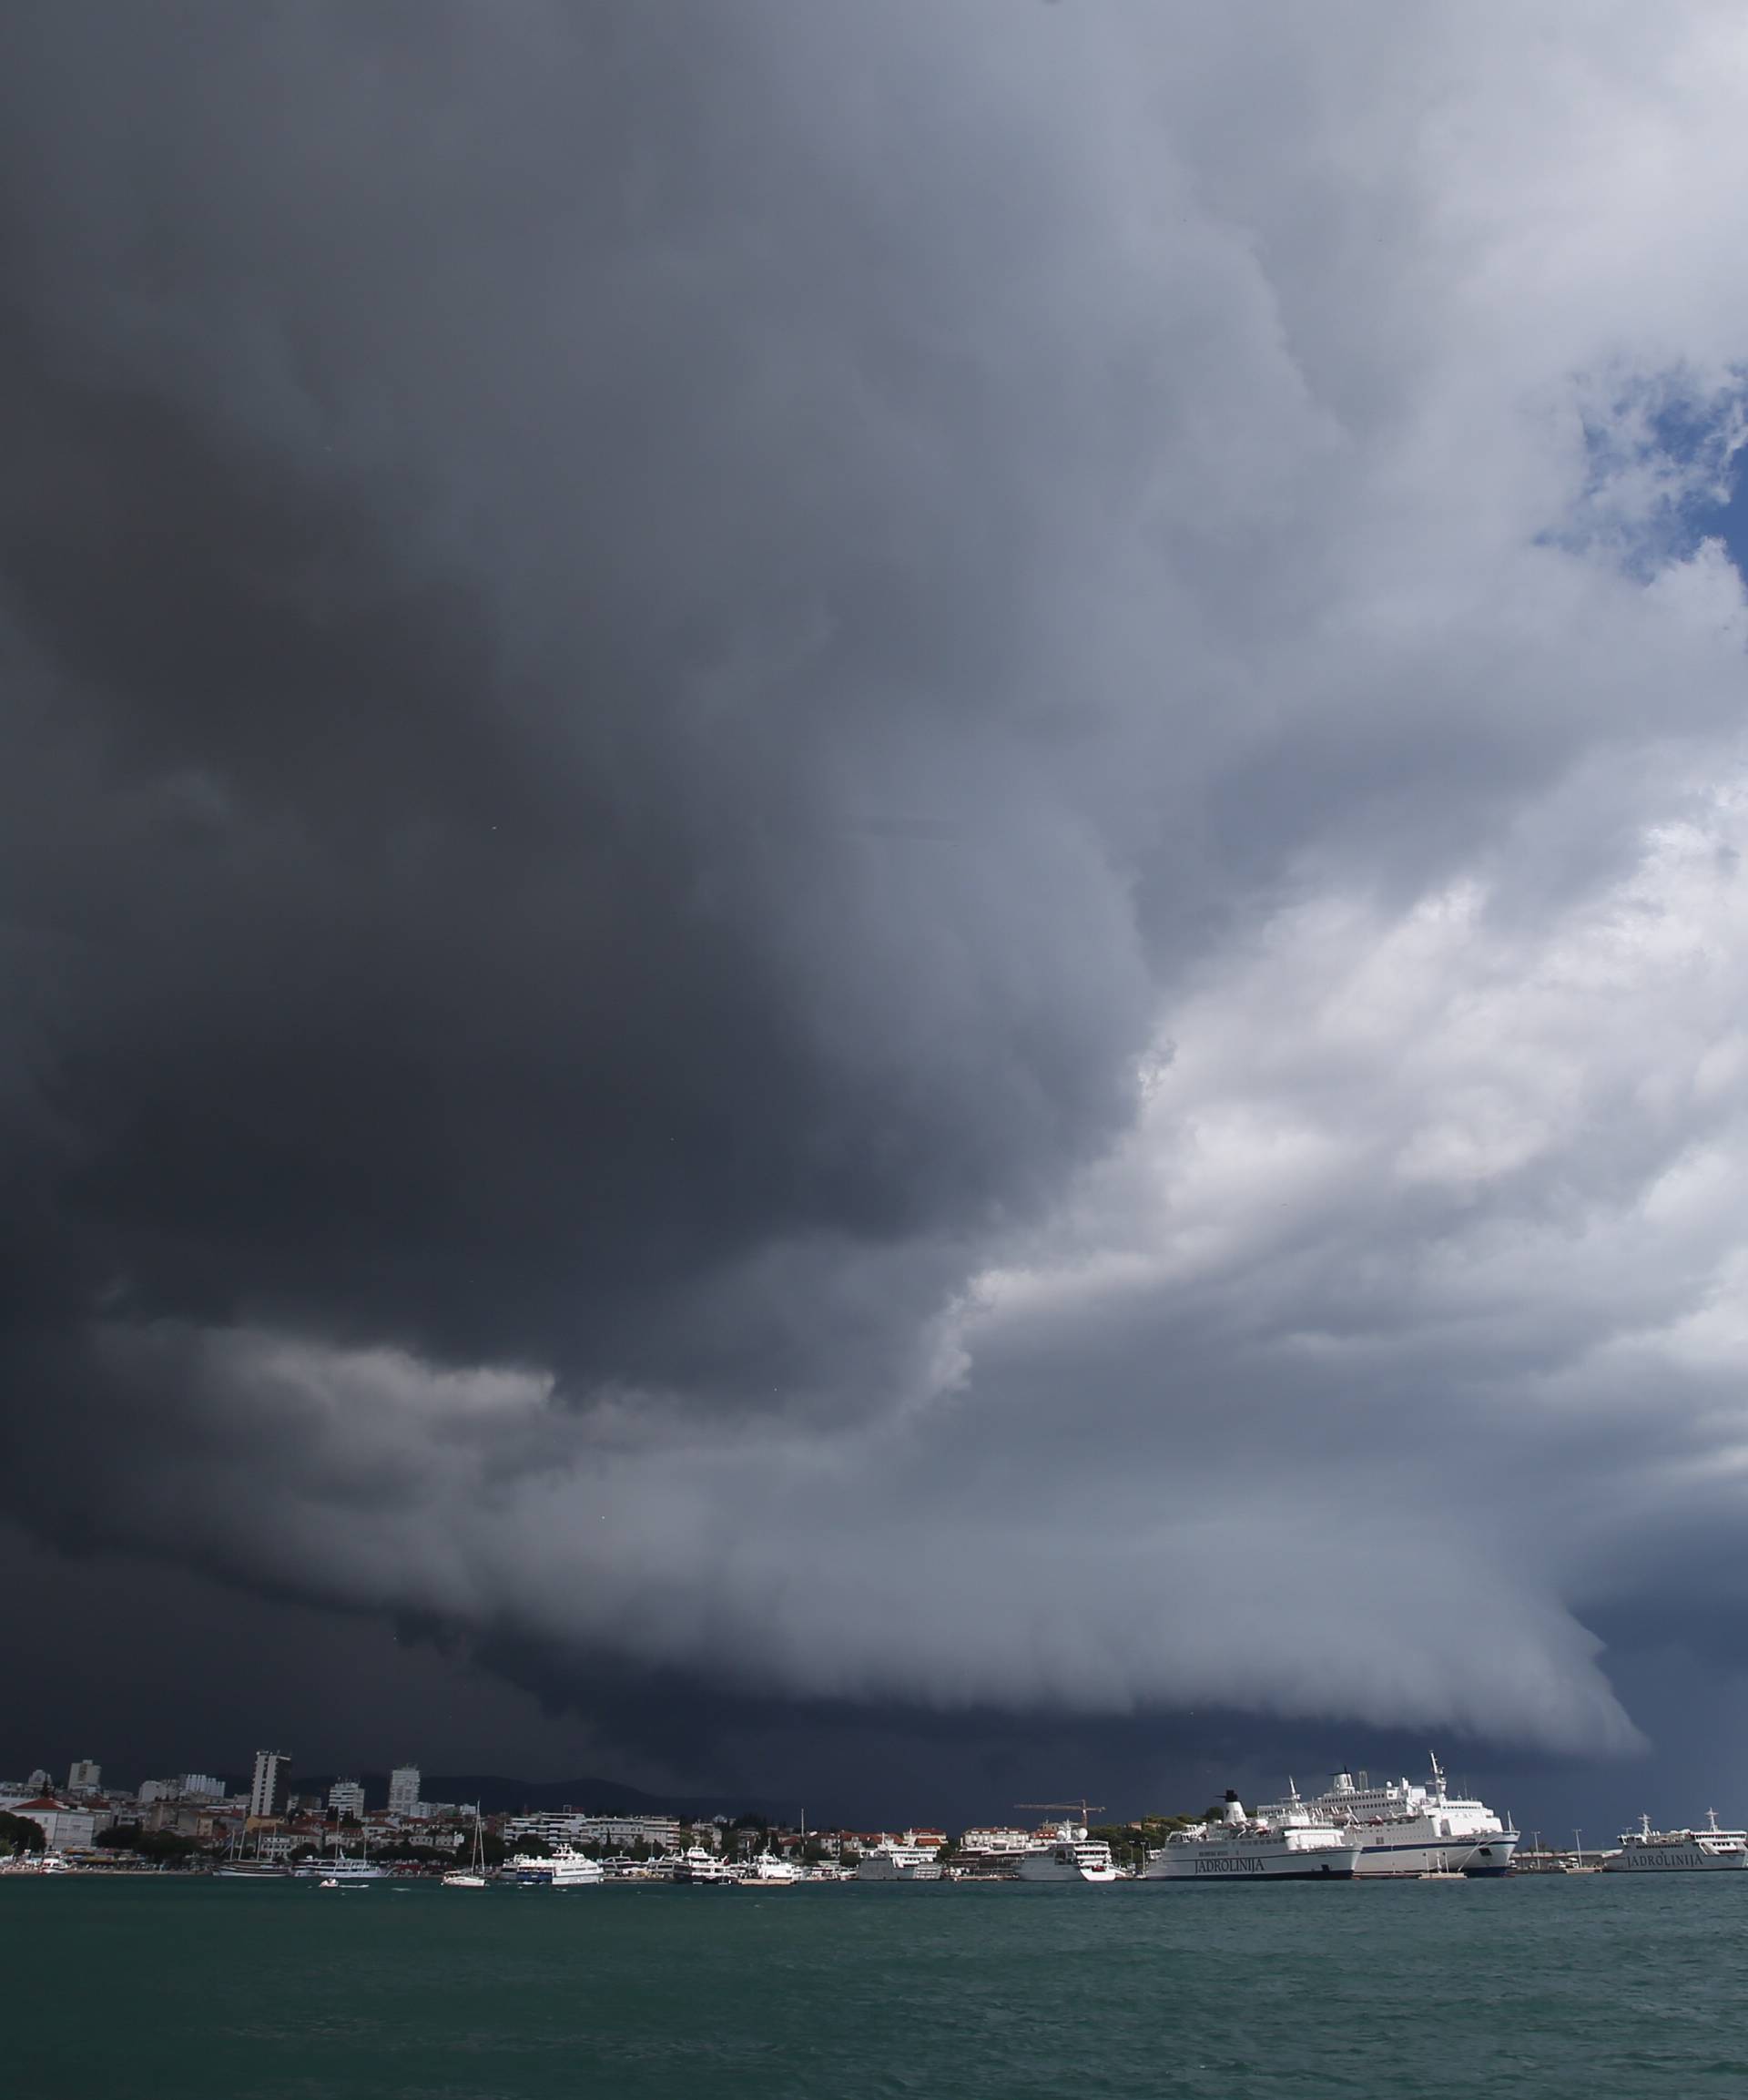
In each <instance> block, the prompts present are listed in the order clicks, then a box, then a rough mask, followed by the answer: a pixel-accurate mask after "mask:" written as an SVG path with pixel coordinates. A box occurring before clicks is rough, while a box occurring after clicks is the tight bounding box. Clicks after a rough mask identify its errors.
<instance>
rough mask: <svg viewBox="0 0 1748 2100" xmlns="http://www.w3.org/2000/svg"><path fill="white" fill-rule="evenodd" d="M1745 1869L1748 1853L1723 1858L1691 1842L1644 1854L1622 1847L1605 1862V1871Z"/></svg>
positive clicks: (1728, 1871)
mask: <svg viewBox="0 0 1748 2100" xmlns="http://www.w3.org/2000/svg"><path fill="white" fill-rule="evenodd" d="M1652 1855H1658V1856H1652ZM1744 1868H1748V1852H1731V1853H1726V1854H1724V1855H1723V1856H1722V1857H1720V1856H1719V1855H1718V1854H1716V1853H1713V1852H1702V1851H1699V1850H1696V1849H1695V1848H1694V1847H1693V1846H1692V1845H1657V1846H1647V1847H1646V1848H1645V1850H1644V1851H1643V1852H1642V1853H1630V1852H1627V1851H1624V1850H1623V1851H1620V1852H1617V1853H1616V1854H1615V1855H1614V1857H1613V1858H1612V1859H1611V1860H1603V1862H1602V1871H1603V1872H1604V1873H1605V1874H1739V1873H1741V1872H1742V1871H1743V1869H1744Z"/></svg>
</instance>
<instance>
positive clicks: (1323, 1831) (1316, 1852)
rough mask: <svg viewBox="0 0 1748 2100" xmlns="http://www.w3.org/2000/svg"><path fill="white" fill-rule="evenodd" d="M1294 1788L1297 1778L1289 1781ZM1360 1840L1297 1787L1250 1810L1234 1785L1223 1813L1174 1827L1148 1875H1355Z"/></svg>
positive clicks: (1338, 1878) (1278, 1878) (1145, 1875)
mask: <svg viewBox="0 0 1748 2100" xmlns="http://www.w3.org/2000/svg"><path fill="white" fill-rule="evenodd" d="M1287 1784H1288V1787H1289V1789H1292V1782H1291V1780H1289V1781H1288V1782H1287ZM1360 1850H1361V1845H1360V1840H1359V1839H1358V1837H1357V1835H1356V1833H1355V1832H1354V1831H1352V1830H1347V1829H1344V1828H1342V1827H1341V1826H1339V1825H1337V1824H1336V1823H1335V1822H1333V1821H1331V1820H1329V1819H1327V1818H1326V1817H1323V1816H1320V1815H1317V1814H1316V1813H1314V1812H1313V1809H1312V1808H1310V1807H1307V1805H1306V1803H1305V1802H1303V1801H1301V1800H1300V1799H1299V1797H1298V1793H1297V1790H1296V1789H1292V1790H1291V1792H1290V1795H1289V1799H1288V1800H1287V1801H1286V1802H1285V1803H1282V1804H1280V1805H1279V1806H1277V1807H1276V1808H1275V1809H1259V1810H1258V1812H1257V1813H1256V1815H1255V1816H1254V1817H1253V1816H1247V1815H1246V1814H1245V1804H1244V1803H1243V1802H1242V1801H1241V1800H1240V1799H1238V1797H1237V1795H1236V1794H1235V1793H1233V1792H1232V1791H1231V1790H1230V1789H1228V1790H1227V1793H1226V1803H1225V1809H1224V1810H1223V1811H1222V1813H1221V1814H1220V1815H1219V1816H1217V1817H1214V1818H1211V1819H1210V1820H1208V1821H1207V1822H1205V1823H1192V1824H1190V1825H1189V1827H1188V1828H1187V1829H1185V1830H1174V1831H1173V1832H1172V1834H1171V1836H1170V1837H1169V1838H1167V1839H1166V1840H1165V1842H1164V1844H1163V1845H1162V1846H1161V1847H1160V1849H1159V1850H1158V1851H1156V1852H1150V1853H1149V1854H1148V1855H1147V1864H1146V1866H1145V1867H1143V1869H1142V1872H1141V1879H1142V1880H1143V1881H1352V1880H1353V1878H1354V1875H1355V1873H1356V1871H1357V1868H1358V1863H1359V1855H1360Z"/></svg>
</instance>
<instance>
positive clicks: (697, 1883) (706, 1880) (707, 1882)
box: [674, 1845, 740, 1889]
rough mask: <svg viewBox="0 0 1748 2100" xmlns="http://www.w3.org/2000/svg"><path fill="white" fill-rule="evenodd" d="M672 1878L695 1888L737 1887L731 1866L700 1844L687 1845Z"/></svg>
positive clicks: (737, 1883)
mask: <svg viewBox="0 0 1748 2100" xmlns="http://www.w3.org/2000/svg"><path fill="white" fill-rule="evenodd" d="M674 1879H675V1880H676V1881H682V1882H685V1883H686V1885H687V1886H688V1887H691V1888H695V1889H737V1888H738V1887H739V1886H740V1883H739V1882H738V1881H737V1880H736V1878H735V1873H734V1870H733V1868H731V1867H730V1866H729V1865H728V1863H727V1860H719V1859H717V1858H716V1854H715V1853H714V1852H706V1850H705V1849H704V1847H703V1846H702V1845H688V1846H687V1847H686V1850H685V1851H683V1852H682V1853H681V1854H680V1857H679V1860H678V1861H677V1862H676V1866H675V1869H674Z"/></svg>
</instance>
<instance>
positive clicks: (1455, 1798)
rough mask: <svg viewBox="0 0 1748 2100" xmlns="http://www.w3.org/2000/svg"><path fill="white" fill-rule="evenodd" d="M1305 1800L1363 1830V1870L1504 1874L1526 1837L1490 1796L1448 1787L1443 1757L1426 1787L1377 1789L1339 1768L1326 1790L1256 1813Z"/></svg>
mask: <svg viewBox="0 0 1748 2100" xmlns="http://www.w3.org/2000/svg"><path fill="white" fill-rule="evenodd" d="M1299 1806H1303V1807H1304V1808H1305V1809H1308V1810H1309V1812H1310V1813H1311V1814H1312V1815H1314V1816H1317V1817H1321V1818H1322V1819H1323V1820H1326V1821H1327V1822H1332V1823H1337V1824H1340V1825H1342V1826H1344V1827H1345V1828H1347V1829H1349V1830H1354V1831H1355V1832H1357V1834H1358V1835H1359V1836H1360V1838H1361V1839H1362V1840H1363V1842H1362V1846H1361V1850H1360V1855H1359V1866H1358V1869H1357V1871H1358V1872H1359V1873H1361V1874H1364V1875H1373V1874H1397V1875H1402V1876H1408V1875H1414V1876H1418V1875H1421V1874H1434V1873H1441V1872H1450V1873H1458V1874H1469V1875H1471V1876H1473V1875H1488V1874H1505V1873H1509V1871H1510V1870H1511V1855H1512V1854H1513V1853H1514V1852H1515V1851H1516V1850H1517V1849H1518V1846H1519V1842H1520V1840H1519V1835H1518V1832H1517V1831H1516V1830H1514V1829H1513V1828H1512V1827H1511V1824H1510V1822H1509V1819H1508V1820H1505V1821H1501V1820H1500V1819H1499V1817H1498V1816H1497V1815H1496V1814H1495V1813H1494V1812H1493V1810H1492V1809H1489V1807H1488V1806H1487V1804H1486V1802H1485V1801H1478V1800H1475V1799H1471V1798H1470V1797H1469V1796H1467V1795H1456V1794H1452V1793H1451V1792H1450V1791H1449V1790H1448V1788H1447V1787H1446V1785H1445V1775H1444V1770H1443V1768H1442V1767H1441V1766H1440V1765H1439V1762H1438V1758H1433V1759H1432V1776H1431V1778H1430V1779H1429V1780H1428V1783H1427V1784H1426V1785H1425V1786H1417V1785H1414V1784H1413V1783H1411V1782H1410V1781H1409V1780H1408V1779H1388V1780H1386V1781H1385V1782H1384V1783H1383V1784H1382V1785H1381V1786H1376V1787H1375V1786H1373V1785H1372V1783H1371V1780H1370V1778H1369V1776H1368V1775H1367V1773H1365V1772H1361V1773H1360V1775H1359V1777H1358V1779H1357V1781H1356V1779H1355V1778H1354V1775H1353V1774H1352V1773H1351V1772H1337V1773H1336V1776H1335V1779H1333V1781H1332V1782H1331V1784H1330V1787H1329V1790H1328V1792H1327V1793H1326V1794H1319V1795H1317V1796H1316V1799H1313V1800H1309V1801H1306V1802H1304V1803H1300V1802H1299V1800H1298V1797H1297V1795H1296V1794H1295V1795H1294V1796H1293V1798H1292V1799H1291V1800H1288V1801H1277V1802H1275V1803H1273V1804H1272V1805H1270V1806H1269V1807H1266V1808H1264V1809H1259V1810H1258V1811H1257V1812H1258V1813H1259V1814H1260V1815H1263V1816H1265V1817H1272V1816H1275V1815H1276V1814H1278V1813H1280V1812H1282V1811H1283V1810H1285V1809H1289V1808H1294V1807H1299Z"/></svg>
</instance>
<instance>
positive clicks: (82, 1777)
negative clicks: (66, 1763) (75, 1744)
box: [66, 1758, 103, 1794]
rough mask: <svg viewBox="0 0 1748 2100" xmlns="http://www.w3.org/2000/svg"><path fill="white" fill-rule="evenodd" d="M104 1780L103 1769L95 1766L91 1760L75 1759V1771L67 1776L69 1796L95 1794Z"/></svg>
mask: <svg viewBox="0 0 1748 2100" xmlns="http://www.w3.org/2000/svg"><path fill="white" fill-rule="evenodd" d="M102 1780H103V1767H102V1766H101V1765H98V1764H94V1763H93V1762H92V1760H91V1759H90V1758H75V1759H74V1763H73V1769H72V1770H71V1771H70V1772H68V1774H67V1775H66V1790H67V1792H68V1793H69V1794H95V1793H96V1792H97V1789H98V1787H99V1786H100V1785H101V1783H102Z"/></svg>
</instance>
